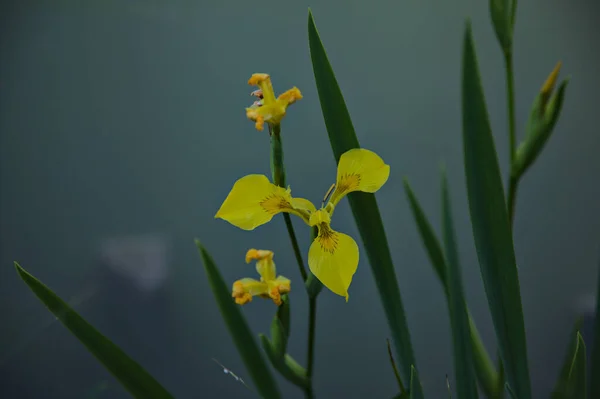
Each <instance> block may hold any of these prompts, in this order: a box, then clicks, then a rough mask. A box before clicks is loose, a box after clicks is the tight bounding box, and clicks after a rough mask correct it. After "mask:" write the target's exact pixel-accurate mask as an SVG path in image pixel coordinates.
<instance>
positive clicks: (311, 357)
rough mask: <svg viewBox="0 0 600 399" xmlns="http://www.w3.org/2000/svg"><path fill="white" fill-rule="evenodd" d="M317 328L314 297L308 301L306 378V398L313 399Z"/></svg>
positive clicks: (315, 299)
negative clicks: (307, 382)
mask: <svg viewBox="0 0 600 399" xmlns="http://www.w3.org/2000/svg"><path fill="white" fill-rule="evenodd" d="M316 327H317V298H316V297H312V298H310V299H309V301H308V348H307V354H306V359H307V360H306V376H307V377H308V381H309V384H308V388H307V389H305V396H306V398H313V397H314V393H313V388H312V385H313V384H312V375H313V366H314V361H315V329H316Z"/></svg>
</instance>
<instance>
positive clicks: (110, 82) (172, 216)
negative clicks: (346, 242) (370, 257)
mask: <svg viewBox="0 0 600 399" xmlns="http://www.w3.org/2000/svg"><path fill="white" fill-rule="evenodd" d="M309 6H310V7H312V10H313V12H314V15H315V18H316V22H317V25H318V27H319V30H320V33H321V37H322V39H323V41H324V43H325V46H326V48H327V50H328V52H329V57H330V61H331V63H332V65H333V67H334V70H335V72H336V74H337V77H338V80H339V83H340V85H341V87H342V90H343V92H344V95H345V98H346V102H347V105H348V108H349V110H350V112H351V115H352V117H353V121H354V124H355V127H356V131H357V135H358V138H359V140H360V142H361V144H362V145H363V146H364V147H366V148H368V149H371V150H374V151H376V152H377V153H378V154H380V155H381V156H382V158H383V159H384V160H385V161H386V162H387V163H388V164H390V166H391V170H392V174H391V177H390V179H389V181H388V183H387V184H386V185H385V186H384V187H383V189H382V190H380V191H379V192H378V194H377V198H378V201H379V204H380V209H381V213H382V217H383V219H384V223H385V226H386V231H387V234H388V239H389V241H390V246H391V250H392V255H393V258H394V261H395V264H396V273H397V275H398V278H399V283H400V288H401V290H402V295H403V299H404V305H405V307H406V311H407V314H408V321H409V325H410V327H411V331H412V340H413V345H414V347H415V351H416V356H417V359H418V361H419V369H420V374H421V381H422V384H423V386H424V390H425V392H426V394H427V395H428V397H443V395H444V392H445V375H446V374H450V375H452V359H451V354H452V350H451V338H450V331H449V322H448V316H447V309H446V305H445V302H444V297H443V294H442V290H441V287H440V286H439V283H438V281H437V279H436V277H435V275H434V274H433V272H432V269H431V267H430V265H429V262H428V260H427V257H426V254H425V251H424V250H423V248H422V245H421V241H420V238H419V235H418V233H417V230H416V227H415V224H414V221H413V219H412V216H411V213H410V210H409V207H408V203H407V201H406V199H405V195H404V192H403V188H402V178H403V177H404V176H407V177H408V178H409V179H410V181H411V183H412V186H413V188H414V189H415V191H416V193H417V195H418V196H419V198H420V200H421V204H422V205H423V206H424V208H425V210H426V211H427V213H428V215H429V217H430V218H431V220H434V221H436V224H435V227H436V228H438V227H439V223H438V222H437V221H438V220H439V208H440V202H439V189H438V186H439V183H438V182H439V165H440V163H441V162H442V161H443V162H445V164H446V165H447V168H448V176H449V180H450V188H451V195H452V200H453V205H454V216H455V224H456V228H457V233H458V245H459V247H460V257H461V261H462V266H463V274H464V276H463V279H464V282H465V289H466V294H467V299H468V302H469V306H470V309H471V311H472V313H473V316H474V318H475V319H476V320H477V322H478V326H479V329H480V331H481V333H482V336H483V338H484V341H485V343H486V345H487V346H488V348H489V349H490V351H491V352H492V353H494V350H495V338H494V336H493V328H492V325H491V319H490V317H489V315H488V310H487V300H486V298H485V293H484V290H483V286H482V283H481V279H480V275H479V267H478V264H477V257H476V254H475V250H474V244H473V239H472V233H471V225H470V220H469V213H468V207H467V200H466V191H465V180H464V170H463V166H462V143H461V130H460V129H461V113H460V86H459V84H460V81H459V79H460V59H461V58H460V55H461V44H462V41H461V38H462V33H463V28H464V19H465V17H467V16H471V17H472V19H473V28H474V35H475V41H476V44H477V50H478V55H479V62H480V68H481V71H482V79H483V83H484V86H485V90H486V96H487V102H488V109H489V111H490V114H491V115H490V118H491V122H492V126H493V128H494V134H495V137H496V145H497V149H498V152H499V157H500V161H501V162H500V163H501V165H502V167H503V171H504V172H506V170H507V159H508V153H507V144H508V143H507V141H508V138H507V134H506V130H507V126H506V106H505V102H506V96H505V88H504V71H503V67H502V58H501V52H500V49H499V46H498V44H497V42H496V39H495V36H494V33H493V29H492V25H491V22H490V18H489V15H488V3H487V2H486V1H474V0H469V1H457V2H442V1H432V0H419V1H415V0H407V1H372V2H361V1H328V2H318V3H316V4H310V3H307V2H303V1H298V2H281V1H252V2H249V1H238V0H234V1H229V2H222V3H219V2H201V1H181V0H179V1H171V2H163V1H158V0H152V1H139V0H132V1H122V2H119V1H115V0H113V1H97V0H96V1H87V2H75V1H67V0H64V1H54V2H47V1H32V0H27V1H22V2H17V1H6V2H2V4H1V5H0V29H1V34H0V52H1V60H2V61H1V62H0V221H1V230H0V234H1V235H0V265H1V267H0V311H1V314H2V317H3V320H2V323H1V324H0V325H1V327H0V397H3V398H40V397H45V398H46V397H47V398H85V397H90V398H91V397H96V398H125V397H128V396H127V394H126V393H125V391H124V390H123V389H122V388H121V387H120V386H119V385H118V383H117V382H116V381H115V380H114V379H113V378H112V377H111V376H110V375H109V374H108V372H106V371H105V370H104V369H103V368H102V366H100V365H99V364H97V363H96V361H95V360H94V358H93V357H92V356H91V355H90V354H88V352H87V351H86V350H85V349H84V347H83V346H82V345H80V344H79V342H77V341H76V340H75V338H73V337H72V336H71V335H70V333H69V332H68V331H67V330H66V329H64V328H63V327H62V326H61V325H60V324H59V323H58V322H56V321H55V320H54V318H53V317H52V315H51V314H50V313H49V312H47V311H46V310H45V309H44V307H43V306H42V305H41V304H40V303H39V301H38V300H37V298H35V297H34V295H32V293H31V292H30V291H29V289H28V288H27V287H26V286H25V285H24V284H23V283H22V282H21V281H20V280H19V278H18V276H17V275H16V273H15V271H14V269H13V267H12V261H13V260H18V261H19V262H20V263H21V265H23V266H24V267H25V268H27V269H28V270H29V271H30V272H32V273H33V274H34V275H36V276H37V277H39V278H40V279H41V280H42V281H44V282H45V283H46V284H48V285H49V286H50V287H51V288H52V289H54V290H55V291H56V292H57V293H58V294H59V295H61V296H62V297H63V298H65V299H69V300H70V301H71V303H72V304H73V306H74V307H75V308H76V309H77V310H78V311H80V312H81V314H82V315H83V316H84V317H86V318H87V319H88V320H89V321H90V322H91V323H92V324H94V325H95V326H96V327H97V328H98V329H99V330H100V331H102V332H103V333H104V334H106V335H107V336H108V337H110V338H111V339H113V340H114V342H115V343H117V344H118V345H120V346H121V347H122V348H123V349H124V350H125V351H126V352H128V353H129V354H130V355H131V356H132V357H134V358H135V359H136V360H138V361H139V362H140V363H141V364H142V365H143V366H144V367H146V368H147V369H148V370H149V371H150V372H151V373H152V374H153V375H155V376H156V377H157V379H158V380H159V381H161V382H162V383H163V385H165V387H166V388H167V389H169V390H170V391H171V392H172V393H173V394H174V395H175V396H176V397H181V398H200V397H207V398H212V397H236V398H237V397H240V398H241V397H248V398H250V397H255V396H253V394H252V393H250V392H249V391H248V390H247V389H246V388H245V387H244V386H242V385H241V384H239V383H237V382H236V381H235V380H234V379H232V378H231V377H230V376H227V375H224V374H223V372H222V370H221V369H220V367H219V366H218V365H217V364H216V363H215V362H213V361H212V360H211V358H216V359H218V360H219V362H221V363H222V364H224V365H225V366H226V367H228V368H229V369H231V370H233V371H234V372H235V373H236V374H237V375H239V376H240V377H242V378H244V379H246V380H249V378H248V375H247V373H246V371H245V370H244V366H243V364H242V362H241V360H240V358H239V356H238V354H237V352H236V350H235V348H234V346H233V343H232V341H231V339H230V337H229V335H228V333H227V331H226V329H225V326H224V323H223V322H222V320H221V316H220V314H219V311H218V309H217V307H216V304H215V302H214V300H213V297H212V293H211V292H210V291H209V287H208V285H207V283H206V281H205V278H204V272H203V270H202V264H201V262H200V260H199V258H198V254H197V252H196V248H195V246H194V243H193V238H194V237H197V238H199V239H200V240H202V242H203V244H204V245H205V246H206V248H207V249H208V250H209V251H210V252H211V253H212V255H213V257H214V258H215V260H216V262H217V263H218V265H219V266H220V268H221V271H222V273H223V275H224V277H225V278H226V280H227V281H230V282H233V281H234V280H235V279H238V278H241V277H246V276H253V274H254V270H253V267H252V266H248V265H245V263H244V254H245V251H246V250H247V249H248V248H250V247H255V248H265V249H271V250H273V251H275V254H276V255H275V261H276V263H277V266H278V271H279V272H280V273H281V274H283V275H285V276H287V277H289V278H291V279H292V289H293V291H292V297H291V301H292V316H293V319H292V336H291V341H290V350H289V351H290V353H291V354H292V355H294V356H295V357H296V358H297V359H298V360H299V361H300V362H301V363H304V362H305V359H304V354H305V345H306V342H305V341H306V328H307V326H306V320H307V306H306V305H307V303H306V302H307V301H306V299H305V294H304V293H303V292H302V289H301V288H300V286H299V281H300V276H299V274H298V271H297V266H296V265H295V263H294V258H293V255H292V253H291V248H290V245H289V240H288V237H287V234H286V233H285V228H284V224H283V221H282V220H281V218H277V220H276V221H275V223H270V224H267V225H265V226H263V227H260V228H259V229H257V230H256V231H254V232H251V233H249V232H244V231H241V230H239V229H236V228H235V227H233V226H231V225H229V224H228V223H225V222H223V221H222V220H215V219H214V218H213V216H214V214H215V213H216V210H217V209H218V207H219V206H220V204H221V202H222V201H223V199H224V198H225V196H226V195H227V193H228V192H229V189H230V188H231V185H232V184H233V182H234V181H235V180H236V179H238V178H239V177H241V176H243V175H245V174H249V173H265V174H269V160H268V157H269V144H268V136H267V133H265V132H262V133H261V132H257V131H255V130H254V128H253V123H252V122H249V121H247V120H246V118H245V113H244V107H245V106H248V105H249V104H250V103H251V102H252V98H251V97H250V96H249V92H250V91H251V90H253V89H252V88H251V87H249V86H248V85H247V84H246V82H247V79H248V78H249V76H250V75H251V74H252V73H253V72H267V73H270V74H271V76H272V79H273V83H274V86H275V90H276V92H282V91H284V90H286V89H288V88H290V87H291V86H293V85H295V86H297V87H299V88H300V90H302V93H303V95H304V99H303V100H302V101H300V102H298V103H297V104H295V105H293V106H292V107H291V108H290V110H289V112H288V116H287V117H286V119H285V120H284V123H283V125H282V129H283V139H284V149H285V157H286V158H285V160H286V167H287V172H288V180H289V183H290V184H291V186H292V189H293V192H294V193H295V194H296V195H299V196H302V197H305V198H308V199H311V200H313V201H315V202H317V201H320V199H321V197H322V195H323V193H324V192H325V191H326V190H327V188H328V187H329V185H330V184H331V183H333V181H334V178H335V162H334V159H333V156H332V153H331V149H330V147H329V142H328V139H327V135H326V132H325V127H324V124H323V119H322V115H321V111H320V106H319V103H318V98H317V93H316V88H315V84H314V81H313V76H312V67H311V63H310V57H309V53H308V42H307V33H306V20H307V8H308V7H309ZM599 10H600V6H599V5H598V4H597V3H594V2H589V1H588V2H585V1H581V0H573V1H566V0H560V1H556V2H552V3H548V2H544V1H542V0H533V1H521V2H520V4H519V8H518V11H517V24H516V31H515V36H516V37H515V73H516V90H517V97H516V99H517V108H516V114H517V126H518V131H519V137H522V133H523V127H524V124H525V122H526V119H527V115H528V112H529V108H530V106H531V103H532V101H533V99H534V97H535V94H536V92H537V91H538V90H539V88H540V87H541V85H542V83H543V81H544V80H545V78H546V76H547V75H548V73H549V72H550V71H551V70H552V68H553V67H554V65H555V63H556V62H557V61H558V60H562V61H563V74H570V75H572V80H571V82H570V84H569V87H568V90H567V97H566V101H565V105H564V108H563V112H562V115H561V118H560V121H559V123H558V125H557V127H556V129H555V132H554V134H553V137H552V139H551V140H550V142H549V144H548V145H547V147H546V149H545V151H544V153H543V154H542V155H541V157H540V158H539V160H538V161H537V163H536V164H535V166H534V167H533V168H532V169H531V170H530V171H529V172H528V174H527V175H526V176H525V178H524V180H523V181H522V184H521V187H520V190H519V197H518V201H517V215H516V220H515V233H514V239H515V249H516V253H517V261H518V264H519V271H520V279H521V288H522V298H523V306H524V312H525V322H526V328H527V337H528V350H529V356H530V368H531V377H532V383H533V388H534V392H535V397H540V398H543V397H548V394H549V392H550V390H551V388H552V384H553V382H554V379H555V377H556V375H557V374H558V370H559V367H560V364H561V361H562V358H563V353H564V351H565V348H566V344H567V342H566V340H567V338H568V335H569V332H570V329H571V326H572V323H573V321H574V319H575V317H576V316H577V315H578V313H580V312H581V311H582V309H584V308H585V306H586V304H587V303H588V302H589V299H590V296H591V295H592V297H591V298H593V294H594V289H595V281H596V268H597V250H598V241H599V234H598V232H599V231H600V201H598V198H599V196H600V184H599V183H598V171H599V170H600V157H598V156H597V154H598V148H599V147H600V135H599V133H600V132H599V131H598V128H597V127H596V126H597V112H598V93H599V92H600V78H599V77H598V75H597V71H598V70H600V53H598V51H597V44H596V43H595V40H594V39H593V38H594V37H597V36H598V33H599V31H600V26H599V25H597V23H596V22H597V16H598V15H599V13H598V11H599ZM336 213H337V216H336V220H335V228H336V229H337V230H340V231H344V232H346V233H348V234H351V235H353V236H354V237H358V232H357V230H356V226H355V225H354V221H353V220H352V217H351V214H350V211H349V207H348V205H347V202H343V203H342V205H341V206H340V207H339V211H338V212H336ZM438 231H439V229H438ZM297 232H298V233H299V234H300V239H301V245H302V248H303V250H305V251H306V250H308V245H309V240H308V234H309V232H308V229H307V228H305V226H303V225H301V224H300V223H297ZM294 283H296V285H294ZM375 290H376V288H375V284H374V281H373V278H372V276H371V272H370V269H369V267H368V265H367V264H366V256H363V257H362V260H361V263H360V266H359V269H358V272H357V273H356V275H355V277H354V280H353V284H352V286H351V290H350V301H349V302H348V303H344V300H343V299H342V298H340V297H337V296H335V295H334V294H332V293H330V292H324V293H323V294H322V295H321V296H320V300H319V309H318V316H317V317H318V325H317V340H316V352H317V355H316V364H315V390H316V393H317V396H318V397H321V398H332V397H352V398H354V397H356V398H360V397H367V396H368V397H378V398H379V397H382V398H385V397H391V396H392V395H393V394H395V393H396V391H397V387H396V384H395V381H394V377H393V373H392V370H391V368H390V366H389V362H388V357H387V352H386V342H385V339H386V338H387V337H388V334H389V333H388V329H387V324H386V320H385V316H384V313H383V309H382V307H381V304H380V301H379V298H378V295H377V294H376V292H375ZM274 310H275V308H274V306H273V304H272V303H270V302H268V301H261V300H256V301H254V302H252V303H251V304H250V305H248V306H246V307H244V313H245V315H246V316H247V319H248V320H249V322H250V324H251V326H252V328H253V329H254V331H256V333H258V332H267V331H268V326H269V323H270V320H271V317H272V314H273V312H274ZM278 378H279V377H278ZM279 379H280V385H281V387H282V390H283V391H284V392H285V397H286V398H287V397H290V398H299V397H301V392H300V391H299V390H298V389H297V388H296V387H294V386H291V385H290V384H288V383H287V382H286V381H284V380H282V379H281V378H279Z"/></svg>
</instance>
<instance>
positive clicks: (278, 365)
mask: <svg viewBox="0 0 600 399" xmlns="http://www.w3.org/2000/svg"><path fill="white" fill-rule="evenodd" d="M259 337H260V343H261V345H262V347H263V350H264V351H265V352H266V353H267V357H268V358H269V361H270V362H271V364H272V365H273V367H274V368H275V369H276V370H277V371H279V373H280V374H281V375H282V376H283V377H285V378H286V379H287V380H288V381H290V382H291V383H293V384H295V385H297V386H299V387H300V388H307V387H309V386H310V382H309V380H308V377H307V374H306V369H305V368H304V367H302V366H300V365H299V364H298V362H296V361H295V360H294V359H293V358H292V357H291V356H290V355H288V354H284V356H279V354H278V353H277V352H276V349H275V348H274V346H273V343H272V342H271V341H269V338H267V337H266V336H265V335H264V334H259Z"/></svg>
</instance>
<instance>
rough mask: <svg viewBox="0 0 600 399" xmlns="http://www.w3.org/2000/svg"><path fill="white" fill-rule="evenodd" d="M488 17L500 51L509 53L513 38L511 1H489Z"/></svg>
mask: <svg viewBox="0 0 600 399" xmlns="http://www.w3.org/2000/svg"><path fill="white" fill-rule="evenodd" d="M490 16H491V17H492V25H493V26H494V31H495V32H496V38H498V41H499V42H500V46H501V47H502V51H503V52H504V53H508V52H510V51H511V48H512V36H513V23H512V1H511V0H490Z"/></svg>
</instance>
